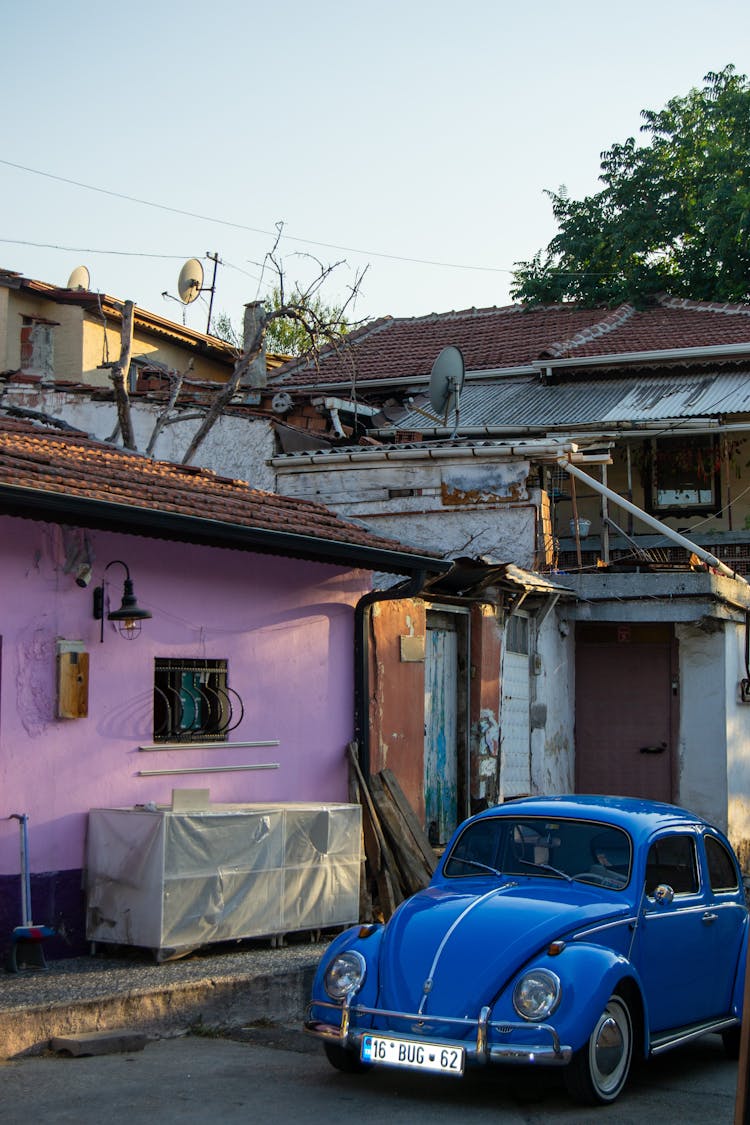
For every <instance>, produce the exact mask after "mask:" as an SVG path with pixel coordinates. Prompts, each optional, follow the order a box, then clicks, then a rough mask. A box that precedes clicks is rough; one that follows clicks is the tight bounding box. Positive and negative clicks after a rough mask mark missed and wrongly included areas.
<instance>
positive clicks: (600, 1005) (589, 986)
mask: <svg viewBox="0 0 750 1125" xmlns="http://www.w3.org/2000/svg"><path fill="white" fill-rule="evenodd" d="M534 968H544V969H548V970H549V971H550V972H553V973H555V974H556V975H557V977H558V978H559V980H560V985H561V991H562V995H561V999H560V1003H559V1006H558V1008H557V1009H556V1010H555V1011H554V1012H553V1013H552V1015H551V1016H550V1017H549V1019H548V1020H546V1021H545V1022H547V1023H549V1024H551V1025H552V1026H553V1027H554V1028H555V1030H556V1031H557V1033H558V1035H559V1037H560V1041H561V1042H565V1043H567V1044H569V1045H570V1046H571V1047H572V1048H573V1050H574V1051H576V1050H578V1049H579V1048H580V1047H582V1046H583V1045H584V1044H585V1043H586V1042H587V1040H588V1038H589V1036H590V1035H591V1032H592V1031H593V1029H594V1026H595V1025H596V1021H597V1020H598V1019H599V1017H600V1016H601V1014H602V1012H603V1011H604V1008H605V1006H606V1004H607V1001H608V1000H609V998H610V996H612V994H613V993H614V992H617V991H618V990H619V991H623V992H626V993H627V994H628V995H627V999H628V1000H629V1002H630V1003H629V1006H630V1009H631V1012H630V1014H631V1018H632V1020H633V1023H634V1025H635V1026H634V1030H639V1031H642V1034H639V1035H638V1036H637V1038H638V1041H639V1042H640V1043H641V1044H645V1043H647V1042H648V1034H647V1011H646V1004H645V1000H644V993H643V987H642V982H641V980H640V977H639V975H638V971H637V970H636V968H635V966H634V965H633V964H632V963H631V962H630V961H629V960H628V959H627V958H626V957H624V956H623V955H622V954H619V953H617V952H615V951H614V950H612V949H607V948H606V947H604V946H598V945H592V944H590V943H588V942H571V943H570V944H568V945H566V946H565V948H564V949H563V951H562V952H561V953H560V954H558V955H557V956H550V955H549V954H548V953H545V954H544V955H542V956H540V957H535V958H533V959H532V960H531V961H529V962H528V963H527V964H526V965H525V966H524V968H523V969H522V970H521V972H519V973H517V974H516V975H515V976H514V977H513V979H512V980H511V981H510V982H509V984H508V986H507V988H505V989H504V990H503V992H502V994H501V995H500V996H499V997H498V999H497V1002H496V1003H495V1005H494V1007H493V1011H492V1019H493V1020H503V1019H508V1020H510V1019H515V1020H516V1021H517V1020H518V1015H517V1013H516V1012H515V1009H514V1008H513V989H514V988H515V985H516V983H517V981H518V980H519V979H520V978H521V977H522V976H523V975H524V974H525V973H527V972H529V970H530V969H534ZM626 982H627V983H626Z"/></svg>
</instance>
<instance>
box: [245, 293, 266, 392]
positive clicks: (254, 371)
mask: <svg viewBox="0 0 750 1125" xmlns="http://www.w3.org/2000/svg"><path fill="white" fill-rule="evenodd" d="M265 323H266V309H265V306H264V304H263V302H262V301H251V302H250V304H249V305H245V319H244V322H243V325H242V347H243V349H244V351H247V350H248V348H251V347H253V344H254V342H255V341H257V338H258V333H259V332H260V331H261V330H262V329H263V327H264V326H265ZM256 346H257V345H256ZM267 382H268V377H267V372H266V338H265V335H264V336H263V343H262V344H261V348H260V351H259V352H258V355H257V356H256V358H255V359H254V360H253V361H252V363H251V364H250V366H249V367H248V369H247V371H246V372H245V374H244V376H243V378H242V386H243V387H246V388H253V387H254V388H258V389H260V388H261V387H265V386H266V384H267Z"/></svg>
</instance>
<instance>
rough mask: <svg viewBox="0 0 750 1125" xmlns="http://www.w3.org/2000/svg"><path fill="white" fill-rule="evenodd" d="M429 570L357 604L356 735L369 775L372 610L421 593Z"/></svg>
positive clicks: (370, 595)
mask: <svg viewBox="0 0 750 1125" xmlns="http://www.w3.org/2000/svg"><path fill="white" fill-rule="evenodd" d="M426 578H427V571H426V570H415V571H414V573H413V574H412V576H411V578H407V579H406V580H405V581H404V582H397V583H396V585H395V586H391V587H390V589H388V590H371V591H370V592H369V594H364V595H363V597H361V598H360V599H359V601H358V602H357V604H356V606H355V607H354V737H355V739H356V740H357V746H358V749H359V764H360V768H361V770H362V773H363V775H364V777H365V778H367V777H369V774H370V663H369V655H370V646H369V629H370V610H371V609H372V606H373V605H374V604H375V603H376V602H393V601H402V600H406V599H407V598H415V597H417V596H418V595H419V594H421V592H422V590H423V588H424V584H425V581H426Z"/></svg>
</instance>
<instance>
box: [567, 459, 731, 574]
mask: <svg viewBox="0 0 750 1125" xmlns="http://www.w3.org/2000/svg"><path fill="white" fill-rule="evenodd" d="M559 463H560V465H562V467H563V468H564V469H565V470H566V471H567V472H568V473H570V475H571V476H574V477H577V478H578V479H579V480H584V481H586V484H590V485H591V487H592V488H593V489H595V490H596V491H597V492H599V493H601V495H602V496H606V497H607V499H608V500H611V501H612V503H613V504H616V505H617V506H618V507H619V508H623V509H624V510H625V511H626V512H629V513H630V514H631V515H632V516H635V518H636V519H638V520H640V521H641V523H645V524H646V525H647V526H648V527H652V528H654V530H655V531H658V532H659V533H660V534H661V535H665V536H666V537H667V539H671V540H672V542H673V543H677V545H678V546H679V547H683V548H684V549H685V550H686V551H692V553H693V554H694V555H697V557H698V558H699V559H701V561H702V562H704V563H706V564H707V565H708V566H710V567H713V568H714V569H715V570H718V571H719V573H720V574H723V575H725V576H726V577H727V578H737V579H738V580H739V581H740V582H744V583H745V585H750V583H748V581H747V579H746V578H744V577H743V576H742V575H741V574H737V572H736V571H735V570H732V569H731V568H730V567H728V566H727V565H726V563H723V562H722V561H721V559H717V558H716V555H712V554H711V553H710V551H705V550H704V549H703V547H699V546H698V544H697V543H693V541H692V540H691V539H687V538H686V537H685V536H684V535H680V533H679V531H673V530H672V528H671V527H667V525H666V524H664V523H662V522H661V520H658V519H657V518H656V517H655V516H650V515H649V514H648V512H644V511H643V508H639V507H638V506H637V504H632V503H631V502H630V500H625V499H624V497H622V496H620V495H619V493H617V492H613V491H612V489H611V488H607V487H606V485H603V484H600V483H599V481H598V480H596V479H595V478H594V477H591V476H589V474H588V473H584V472H583V471H582V470H581V469H579V468H578V466H577V465H572V464H571V463H570V461H567V460H565V458H562V457H561V458H560V462H559Z"/></svg>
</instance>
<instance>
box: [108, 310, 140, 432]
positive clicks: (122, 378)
mask: <svg viewBox="0 0 750 1125" xmlns="http://www.w3.org/2000/svg"><path fill="white" fill-rule="evenodd" d="M134 308H135V305H134V303H133V301H126V302H125V304H124V305H123V306H122V328H121V330H120V358H119V359H118V360H117V362H116V363H114V364H113V365H112V375H111V379H112V385H113V386H114V388H115V403H116V404H117V420H118V422H119V423H120V433H121V434H122V444H123V445H124V446H125V448H126V449H135V435H134V434H133V420H132V418H131V416H130V398H129V396H128V381H127V380H128V372H129V371H130V353H131V350H132V347H133V310H134Z"/></svg>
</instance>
